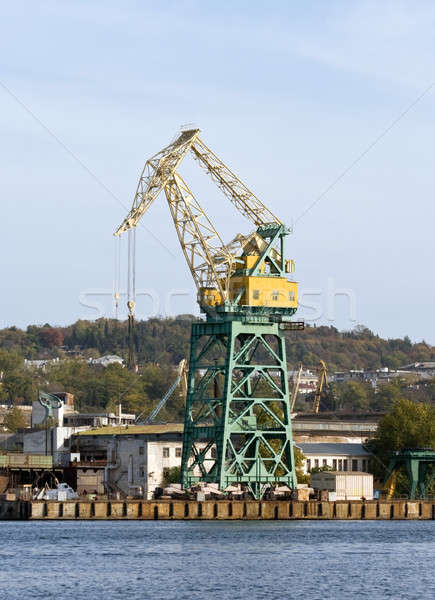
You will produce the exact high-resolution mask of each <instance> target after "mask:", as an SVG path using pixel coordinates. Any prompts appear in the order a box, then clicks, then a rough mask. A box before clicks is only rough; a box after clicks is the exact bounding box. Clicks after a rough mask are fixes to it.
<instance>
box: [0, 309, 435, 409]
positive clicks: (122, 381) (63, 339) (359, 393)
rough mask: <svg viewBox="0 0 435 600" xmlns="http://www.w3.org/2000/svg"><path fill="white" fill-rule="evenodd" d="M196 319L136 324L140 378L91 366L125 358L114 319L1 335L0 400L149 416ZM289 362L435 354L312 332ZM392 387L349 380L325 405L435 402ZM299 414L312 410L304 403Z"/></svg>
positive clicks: (428, 388)
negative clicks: (34, 365) (50, 400)
mask: <svg viewBox="0 0 435 600" xmlns="http://www.w3.org/2000/svg"><path fill="white" fill-rule="evenodd" d="M194 320H195V317H193V316H191V315H181V316H180V317H178V318H175V319H174V318H170V319H158V318H153V319H149V320H148V321H139V322H137V323H136V330H135V340H134V341H135V346H136V352H137V357H138V361H139V363H140V365H141V368H142V375H137V374H135V373H130V372H129V371H127V370H126V369H123V368H121V367H120V366H119V365H111V366H110V367H107V368H106V369H98V368H96V367H94V366H92V365H89V364H88V363H87V362H86V359H87V358H89V357H97V356H100V355H104V354H118V355H120V356H121V357H123V358H124V359H125V358H127V352H128V345H127V341H128V339H127V323H126V322H119V321H116V320H114V319H98V320H96V321H83V320H80V321H77V322H76V323H73V324H72V325H69V326H68V327H51V326H50V325H49V324H45V325H43V326H36V325H29V327H27V329H26V331H23V330H20V329H18V328H16V327H9V328H7V329H2V330H0V402H2V403H17V402H24V403H26V404H28V403H30V402H31V401H32V400H33V399H34V398H36V397H37V390H38V388H41V389H45V390H46V391H54V392H56V391H69V392H72V393H74V394H75V396H76V400H77V402H78V407H79V408H80V410H105V409H106V408H114V407H115V405H116V404H117V403H118V402H119V401H120V400H121V402H122V404H123V406H124V408H125V409H126V410H131V411H134V412H137V413H138V412H141V411H142V410H144V411H145V414H146V413H147V412H150V411H151V410H152V408H153V407H154V406H155V404H156V402H158V400H159V399H160V398H161V397H162V396H163V395H164V394H165V392H166V390H167V389H168V388H169V386H170V385H171V383H172V381H173V380H174V378H175V376H176V373H175V367H176V365H177V364H178V363H179V361H180V360H181V359H182V358H185V357H187V356H188V353H189V341H190V329H191V323H192V321H194ZM286 339H287V358H288V361H289V364H290V365H294V366H296V365H297V364H298V363H299V362H302V363H303V364H304V365H306V366H308V367H313V366H315V365H316V364H317V363H318V362H319V360H320V359H323V360H325V362H326V363H327V365H328V369H329V372H333V371H335V370H343V369H355V368H364V369H367V368H373V369H375V368H380V367H382V366H389V367H393V366H394V367H397V366H403V365H404V364H407V363H412V362H417V361H431V360H432V361H435V349H434V348H433V347H432V346H429V345H428V344H426V343H425V342H422V343H419V344H412V343H411V341H410V340H409V338H407V337H405V338H404V339H391V340H383V339H381V338H380V337H379V336H376V335H374V334H373V333H372V332H371V331H370V330H368V329H367V328H366V327H363V326H358V327H356V328H355V329H354V330H353V331H350V332H339V331H338V330H337V329H335V328H334V327H307V328H306V329H305V331H298V332H287V333H286ZM54 357H59V358H60V359H61V360H60V361H59V363H57V364H54V365H52V366H49V367H47V369H46V371H45V372H43V371H41V370H37V369H33V370H32V369H29V368H25V367H24V363H23V359H24V358H27V359H36V358H39V359H48V358H54ZM409 383H410V382H404V381H394V382H392V383H387V384H382V385H379V386H378V388H377V389H376V390H374V389H373V388H372V387H371V385H370V384H366V383H362V382H359V381H350V382H347V383H345V384H342V385H333V386H331V388H330V391H332V393H330V394H329V396H328V397H326V396H325V397H323V398H322V405H323V406H324V407H326V408H328V409H334V410H339V411H341V412H344V413H346V412H348V413H353V412H373V411H386V410H389V409H390V408H391V407H392V406H393V404H394V403H395V402H396V401H397V400H398V399H399V398H403V397H406V398H408V399H413V400H418V401H421V402H424V403H435V380H432V381H425V382H417V384H415V385H412V386H410V385H409ZM296 407H297V410H307V409H310V404H309V403H308V402H304V401H302V400H301V398H299V399H298V400H297V405H296ZM183 410H184V408H183V402H182V399H181V398H180V397H179V394H177V393H175V394H174V395H173V396H172V397H171V399H170V400H169V402H168V404H167V406H166V407H165V408H164V409H163V410H162V413H161V415H159V418H161V419H162V420H178V421H180V420H182V418H183Z"/></svg>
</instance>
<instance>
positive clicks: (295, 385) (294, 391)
mask: <svg viewBox="0 0 435 600" xmlns="http://www.w3.org/2000/svg"><path fill="white" fill-rule="evenodd" d="M301 374H302V363H299V369H298V374H297V375H296V380H295V381H294V383H293V389H292V397H291V401H290V410H291V411H292V412H293V409H294V407H295V403H296V398H297V396H298V392H299V384H300V382H301Z"/></svg>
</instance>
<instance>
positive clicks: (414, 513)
mask: <svg viewBox="0 0 435 600" xmlns="http://www.w3.org/2000/svg"><path fill="white" fill-rule="evenodd" d="M21 505H22V506H21V508H18V509H17V510H18V515H19V516H17V517H12V518H29V519H44V520H45V519H47V520H49V519H85V520H110V519H125V520H129V519H136V520H168V519H170V520H173V519H186V520H191V519H199V520H211V519H217V520H231V519H233V520H236V519H246V520H256V519H258V520H275V519H283V520H288V519H321V520H325V519H334V520H355V519H358V520H372V519H374V520H376V519H379V520H396V519H435V501H411V500H403V501H402V500H400V501H399V500H398V501H391V502H385V501H373V502H356V501H352V502H317V501H315V502H314V501H310V502H290V501H225V500H224V501H218V502H215V501H206V502H196V501H182V500H174V501H160V502H159V501H124V502H122V501H98V502H87V501H67V502H56V501H32V502H27V503H26V502H21ZM23 505H24V506H23ZM0 514H3V513H1V512H0ZM2 518H8V517H2Z"/></svg>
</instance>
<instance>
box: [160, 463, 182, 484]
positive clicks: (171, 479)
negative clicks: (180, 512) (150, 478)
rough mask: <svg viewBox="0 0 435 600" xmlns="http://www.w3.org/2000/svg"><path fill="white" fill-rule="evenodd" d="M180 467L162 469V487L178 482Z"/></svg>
mask: <svg viewBox="0 0 435 600" xmlns="http://www.w3.org/2000/svg"><path fill="white" fill-rule="evenodd" d="M180 474H181V467H169V468H167V469H163V480H162V487H168V486H169V485H170V484H171V483H179V482H180Z"/></svg>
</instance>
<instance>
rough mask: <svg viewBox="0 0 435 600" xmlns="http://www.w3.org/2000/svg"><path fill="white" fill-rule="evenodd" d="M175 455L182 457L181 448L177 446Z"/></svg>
mask: <svg viewBox="0 0 435 600" xmlns="http://www.w3.org/2000/svg"><path fill="white" fill-rule="evenodd" d="M175 456H176V457H177V458H180V456H181V448H175Z"/></svg>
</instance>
